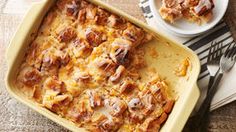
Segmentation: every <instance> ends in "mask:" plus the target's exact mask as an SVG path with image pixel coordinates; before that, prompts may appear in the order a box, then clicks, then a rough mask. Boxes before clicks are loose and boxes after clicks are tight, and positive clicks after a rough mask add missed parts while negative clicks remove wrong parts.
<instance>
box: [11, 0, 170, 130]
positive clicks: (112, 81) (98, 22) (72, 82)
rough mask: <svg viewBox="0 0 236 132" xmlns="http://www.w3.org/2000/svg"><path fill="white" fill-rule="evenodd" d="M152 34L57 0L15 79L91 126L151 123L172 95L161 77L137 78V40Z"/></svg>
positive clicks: (76, 1) (164, 113)
mask: <svg viewBox="0 0 236 132" xmlns="http://www.w3.org/2000/svg"><path fill="white" fill-rule="evenodd" d="M151 39H152V36H151V35H150V34H148V33H147V32H145V31H144V30H143V29H141V28H139V27H137V26H136V25H134V24H132V23H130V22H128V21H127V20H125V19H124V18H122V17H120V16H118V15H115V14H113V13H110V12H108V11H106V10H104V9H102V8H101V7H98V6H95V5H94V4H91V3H89V2H87V1H85V0H58V1H57V2H56V4H55V5H54V6H53V7H52V8H51V9H50V10H49V12H48V13H47V15H46V17H45V18H44V20H43V22H42V25H41V27H40V28H39V31H38V33H37V35H36V37H35V39H34V40H33V41H32V43H31V44H30V46H29V48H28V50H27V53H26V55H25V59H24V61H23V63H22V65H21V67H20V69H19V73H18V75H17V79H16V85H17V86H18V87H19V89H20V90H21V91H22V92H23V93H24V94H25V95H26V96H27V97H28V98H30V99H32V100H34V101H36V102H37V103H38V104H40V105H41V106H42V107H45V108H46V109H48V110H50V111H52V112H54V113H56V114H58V115H59V116H60V117H63V118H66V119H68V120H70V121H72V122H74V123H75V124H76V125H77V126H78V127H82V128H85V129H86V130H88V131H97V132H100V131H101V132H103V131H104V132H108V131H109V132H112V131H120V132H123V131H125V132H129V131H130V132H131V131H132V132H133V131H137V132H142V131H145V132H146V131H158V130H159V129H160V128H161V126H162V125H163V123H164V122H165V121H166V120H167V118H168V115H169V114H170V112H171V110H172V107H173V105H174V102H175V100H174V99H173V97H172V96H171V94H170V88H169V87H168V85H167V83H166V82H165V80H163V79H161V78H160V77H158V75H157V73H156V74H155V75H156V76H154V77H150V79H149V81H148V82H147V81H143V80H142V77H141V75H140V70H141V69H142V68H144V67H148V65H146V63H145V58H144V55H145V51H144V50H143V49H142V48H140V45H144V44H145V43H147V42H148V41H151Z"/></svg>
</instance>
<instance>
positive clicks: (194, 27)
mask: <svg viewBox="0 0 236 132" xmlns="http://www.w3.org/2000/svg"><path fill="white" fill-rule="evenodd" d="M149 2H150V3H149V5H150V8H151V11H152V13H153V15H154V18H155V19H156V20H157V21H160V23H161V24H162V25H164V27H166V28H167V29H168V30H170V31H171V32H172V33H174V34H176V35H178V36H182V37H183V36H186V37H191V36H196V35H199V34H202V33H204V32H206V31H208V30H209V29H211V28H213V27H214V26H215V25H216V24H217V23H218V22H219V21H220V20H221V19H222V17H223V16H224V14H225V12H226V9H227V7H228V3H229V0H214V4H215V8H214V9H213V19H212V20H211V21H210V22H208V23H206V24H202V25H198V24H196V23H190V22H188V21H186V20H183V19H180V20H178V21H176V22H175V23H169V22H167V21H165V20H163V19H162V18H161V16H160V14H159V9H160V7H161V5H162V2H161V0H150V1H149Z"/></svg>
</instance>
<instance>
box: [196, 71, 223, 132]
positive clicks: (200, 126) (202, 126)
mask: <svg viewBox="0 0 236 132" xmlns="http://www.w3.org/2000/svg"><path fill="white" fill-rule="evenodd" d="M222 77H223V73H219V72H218V73H217V75H216V78H215V80H214V82H213V84H212V86H211V88H210V89H209V92H208V94H207V96H206V98H205V100H204V101H203V103H202V105H201V107H200V108H199V111H198V112H197V114H196V116H197V120H196V122H195V123H196V126H197V128H196V130H197V132H205V131H207V127H208V123H209V115H210V106H211V101H212V99H213V97H214V95H215V93H216V91H217V88H218V85H219V83H220V80H221V79H222Z"/></svg>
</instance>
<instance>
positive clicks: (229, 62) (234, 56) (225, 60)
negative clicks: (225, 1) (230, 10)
mask: <svg viewBox="0 0 236 132" xmlns="http://www.w3.org/2000/svg"><path fill="white" fill-rule="evenodd" d="M235 61H236V44H235V43H234V44H233V46H232V43H231V44H230V45H229V46H228V48H227V50H226V52H225V53H224V54H223V55H222V57H221V58H220V69H219V70H218V72H217V74H216V77H215V79H214V82H213V84H212V86H211V88H210V90H209V92H208V94H207V97H206V99H205V100H204V101H203V103H202V106H201V107H200V109H199V111H198V112H197V115H196V116H197V119H198V120H196V122H195V125H196V126H197V128H196V131H197V132H205V131H207V126H208V122H209V121H208V120H209V114H210V105H211V101H212V99H213V97H214V95H215V93H216V91H217V87H218V85H219V83H220V80H221V79H222V77H223V74H224V73H225V72H228V71H230V69H231V68H232V67H233V66H234V64H235Z"/></svg>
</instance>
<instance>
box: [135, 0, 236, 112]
mask: <svg viewBox="0 0 236 132" xmlns="http://www.w3.org/2000/svg"><path fill="white" fill-rule="evenodd" d="M149 3H150V2H149V0H140V3H139V6H140V8H141V9H142V11H143V14H144V17H145V18H146V21H147V23H148V24H149V25H150V26H152V27H153V28H155V29H156V30H157V31H158V32H161V33H163V34H165V35H166V36H168V37H170V38H173V39H175V40H177V41H179V42H180V43H183V44H184V45H186V46H188V47H189V48H190V49H192V50H193V51H195V53H196V54H197V55H198V57H199V58H200V61H201V73H200V75H199V78H198V86H199V88H200V91H201V97H200V99H199V101H198V103H197V105H196V108H195V110H197V109H198V108H199V106H200V104H201V102H202V101H203V99H204V98H205V96H206V90H207V87H208V82H209V72H208V70H207V67H206V63H207V56H208V53H209V47H210V45H211V42H212V41H213V42H222V43H223V47H224V49H225V48H226V47H227V45H229V44H231V43H235V41H234V39H233V37H232V34H231V33H230V29H229V27H228V26H227V25H226V23H225V22H224V21H223V20H222V21H220V22H219V23H218V24H217V25H216V26H215V27H214V28H213V29H211V30H210V31H208V32H206V33H204V34H202V35H199V36H196V37H192V38H182V37H178V36H175V35H174V34H171V33H170V32H169V31H168V30H167V29H166V28H165V27H163V26H162V24H161V23H160V22H158V21H157V20H156V19H155V17H154V16H153V14H152V11H151V8H150V6H149ZM235 79H236V65H235V66H234V68H233V69H232V70H231V71H230V72H229V73H226V74H225V75H224V77H223V78H222V80H221V83H220V84H219V89H218V91H217V93H216V95H215V97H214V98H213V100H212V104H211V110H214V109H217V108H219V107H221V106H223V105H225V104H228V103H230V102H232V101H234V100H236V80H235Z"/></svg>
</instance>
